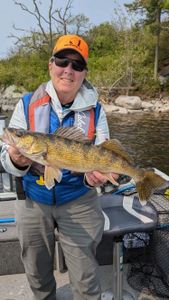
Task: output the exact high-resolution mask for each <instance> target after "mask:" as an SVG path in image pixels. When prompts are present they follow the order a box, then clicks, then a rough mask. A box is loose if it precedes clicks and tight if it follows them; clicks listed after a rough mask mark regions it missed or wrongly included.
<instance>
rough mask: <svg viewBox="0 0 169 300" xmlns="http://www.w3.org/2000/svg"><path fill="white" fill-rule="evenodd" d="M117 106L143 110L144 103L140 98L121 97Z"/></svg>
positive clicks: (117, 99)
mask: <svg viewBox="0 0 169 300" xmlns="http://www.w3.org/2000/svg"><path fill="white" fill-rule="evenodd" d="M115 104H116V105H117V106H121V107H124V108H127V109H134V110H137V109H141V108H142V101H141V99H140V97H138V96H122V95H121V96H119V97H118V98H116V100H115Z"/></svg>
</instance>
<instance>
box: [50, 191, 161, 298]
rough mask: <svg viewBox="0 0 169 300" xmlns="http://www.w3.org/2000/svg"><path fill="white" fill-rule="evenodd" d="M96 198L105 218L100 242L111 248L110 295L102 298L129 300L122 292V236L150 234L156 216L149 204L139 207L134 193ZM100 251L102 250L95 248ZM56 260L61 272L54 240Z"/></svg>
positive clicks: (60, 258) (61, 259) (60, 254)
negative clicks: (139, 233) (111, 273)
mask: <svg viewBox="0 0 169 300" xmlns="http://www.w3.org/2000/svg"><path fill="white" fill-rule="evenodd" d="M99 198H100V201H101V205H102V209H103V214H104V217H105V226H104V233H103V238H102V241H103V243H104V248H105V249H106V247H110V248H111V249H112V261H113V265H112V268H113V278H112V290H113V292H112V290H108V291H106V292H104V293H103V295H102V299H104V300H112V299H114V300H122V299H123V300H124V299H127V300H130V299H133V297H132V295H131V294H129V293H128V292H127V291H124V290H123V237H124V235H125V234H127V233H134V232H151V231H153V230H154V229H155V228H156V224H157V213H156V211H155V210H154V208H153V207H152V206H151V205H150V204H147V205H145V206H142V205H141V204H140V202H139V199H138V197H137V195H136V194H134V195H130V196H124V195H111V194H104V195H101V196H99ZM102 241H101V243H102ZM107 242H108V243H107ZM102 250H103V247H101V248H100V250H99V247H98V249H97V251H102ZM109 250H110V249H109ZM106 251H107V249H106ZM106 251H105V252H106ZM97 254H98V253H97ZM101 255H102V256H103V255H104V254H103V253H102V254H101ZM56 257H57V268H58V270H59V271H60V272H64V271H65V270H66V265H65V261H64V255H63V252H62V249H61V247H60V244H59V240H58V239H57V248H56Z"/></svg>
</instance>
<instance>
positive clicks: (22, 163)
mask: <svg viewBox="0 0 169 300" xmlns="http://www.w3.org/2000/svg"><path fill="white" fill-rule="evenodd" d="M8 153H9V156H10V158H11V160H12V162H13V163H14V165H16V167H17V166H18V167H21V168H22V167H28V166H29V165H31V163H32V160H31V159H29V158H27V157H25V156H24V155H22V154H21V153H20V152H19V151H18V150H17V149H16V148H15V147H13V146H8Z"/></svg>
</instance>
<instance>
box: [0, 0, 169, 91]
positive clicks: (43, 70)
mask: <svg viewBox="0 0 169 300" xmlns="http://www.w3.org/2000/svg"><path fill="white" fill-rule="evenodd" d="M154 1H155V0H154ZM134 2H139V1H134ZM142 2H144V1H142ZM146 3H147V2H146ZM153 3H154V2H153ZM128 9H130V10H131V9H137V8H135V7H133V6H130V7H129V8H128ZM151 16H152V14H151ZM146 21H147V20H146ZM153 24H155V23H153ZM161 26H163V27H164V28H166V30H160V36H159V37H160V39H159V40H158V42H159V45H158V46H159V49H158V71H159V70H160V69H161V68H162V66H163V64H165V62H166V61H167V60H168V63H169V43H168V40H169V21H168V19H167V18H164V19H163V20H160V28H161ZM155 29H156V32H155ZM158 30H159V28H158ZM59 34H60V33H58V34H56V36H57V35H59ZM158 34H159V31H158ZM81 35H82V36H83V37H84V39H86V41H87V42H88V44H89V46H90V57H89V62H88V69H89V71H88V79H89V80H90V81H91V82H92V83H93V84H94V85H96V86H97V87H106V88H107V89H109V90H110V89H111V87H112V85H113V84H114V83H115V82H117V81H118V79H119V78H123V77H124V78H126V82H123V84H124V85H127V84H130V83H132V85H133V87H135V90H136V92H137V93H144V94H146V95H149V96H151V95H152V96H153V95H155V94H156V93H158V92H159V90H160V89H161V87H162V88H163V91H168V87H169V81H165V83H164V84H163V86H161V84H160V81H159V78H158V77H157V79H156V80H155V78H154V63H155V51H156V46H157V27H155V25H154V30H152V23H150V22H149V23H147V22H142V23H141V22H138V19H137V22H134V24H132V25H131V24H130V26H129V25H128V24H127V23H126V21H125V20H124V22H123V20H121V22H120V25H119V24H117V23H115V22H111V23H103V24H100V25H99V26H94V27H92V28H90V29H89V30H87V31H85V32H83V34H81ZM56 36H55V38H56ZM35 39H36V41H37V40H38V45H39V46H38V47H36V48H34V49H33V47H32V44H31V43H33V40H34V41H35ZM53 43H54V39H53ZM51 49H52V47H49V45H47V44H45V43H43V36H42V33H40V32H39V33H37V32H36V35H35V32H33V33H30V35H29V36H26V37H24V38H22V39H21V43H20V44H19V45H18V46H17V47H16V48H15V49H13V51H12V52H11V54H10V55H9V56H8V58H7V59H3V60H0V85H3V86H9V85H12V84H15V85H16V86H23V87H24V88H25V89H26V90H28V91H32V90H34V89H35V88H36V87H37V86H38V85H39V84H40V83H42V82H45V81H47V80H48V79H49V74H48V61H49V58H50V56H51V53H52V51H51ZM124 75H126V76H124ZM127 80H128V82H127Z"/></svg>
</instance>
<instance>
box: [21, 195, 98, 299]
mask: <svg viewBox="0 0 169 300" xmlns="http://www.w3.org/2000/svg"><path fill="white" fill-rule="evenodd" d="M16 219H17V229H18V236H19V240H20V244H21V251H22V253H21V255H22V261H23V264H24V267H25V272H26V275H27V278H28V281H29V284H30V287H31V290H32V292H33V295H34V298H33V299H34V300H56V299H57V297H56V282H55V278H54V275H53V263H54V261H53V258H54V252H55V235H54V230H55V227H56V224H57V226H58V230H59V239H60V242H61V245H62V249H63V252H64V255H65V260H66V264H67V267H68V272H69V277H70V282H71V284H72V288H73V295H74V300H85V299H86V300H90V299H92V300H100V299H101V291H100V283H99V278H98V277H97V274H98V272H97V262H96V260H95V251H96V246H97V245H98V243H99V242H100V240H101V237H102V233H103V227H104V218H103V215H102V211H101V207H100V202H99V198H98V197H97V195H96V192H95V191H94V190H91V191H90V192H88V193H87V194H86V195H85V196H82V197H80V198H79V199H77V200H74V201H71V202H70V203H68V204H64V205H62V206H59V207H56V206H54V205H53V206H49V205H44V204H40V203H37V202H34V201H31V200H30V199H27V200H17V201H16Z"/></svg>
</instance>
